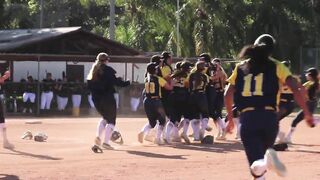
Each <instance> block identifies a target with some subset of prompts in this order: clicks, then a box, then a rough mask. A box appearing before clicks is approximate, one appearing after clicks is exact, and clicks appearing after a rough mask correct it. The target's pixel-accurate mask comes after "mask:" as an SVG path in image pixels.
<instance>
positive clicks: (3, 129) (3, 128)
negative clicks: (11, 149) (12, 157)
mask: <svg viewBox="0 0 320 180" xmlns="http://www.w3.org/2000/svg"><path fill="white" fill-rule="evenodd" d="M0 131H1V133H2V138H3V142H5V141H8V138H7V128H6V124H5V123H0Z"/></svg>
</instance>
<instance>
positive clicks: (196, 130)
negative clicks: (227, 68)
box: [188, 59, 209, 141]
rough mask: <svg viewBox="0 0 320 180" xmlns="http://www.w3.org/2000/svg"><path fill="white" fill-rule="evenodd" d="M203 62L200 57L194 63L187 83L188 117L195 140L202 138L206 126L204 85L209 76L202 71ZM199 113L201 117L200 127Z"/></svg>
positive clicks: (206, 113)
mask: <svg viewBox="0 0 320 180" xmlns="http://www.w3.org/2000/svg"><path fill="white" fill-rule="evenodd" d="M205 66H206V64H205V62H204V61H203V60H202V59H200V60H199V61H198V62H197V63H196V68H195V71H194V72H191V74H190V76H189V79H188V83H189V91H190V107H192V108H191V109H190V113H191V115H190V118H191V119H192V120H191V126H192V128H193V136H194V140H195V141H199V140H201V138H203V136H204V133H205V129H206V128H207V126H208V118H209V112H208V101H207V96H206V87H207V85H208V83H209V77H208V76H207V75H206V74H205V73H204V71H205ZM200 115H201V117H202V121H201V129H200V120H199V119H200Z"/></svg>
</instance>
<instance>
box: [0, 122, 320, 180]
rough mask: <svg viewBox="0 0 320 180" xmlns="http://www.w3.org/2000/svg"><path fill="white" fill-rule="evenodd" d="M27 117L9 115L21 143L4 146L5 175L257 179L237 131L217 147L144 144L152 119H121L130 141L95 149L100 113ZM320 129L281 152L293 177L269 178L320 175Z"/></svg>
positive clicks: (0, 167) (300, 134)
mask: <svg viewBox="0 0 320 180" xmlns="http://www.w3.org/2000/svg"><path fill="white" fill-rule="evenodd" d="M291 118H292V117H289V118H287V119H286V120H283V121H282V127H281V129H284V130H288V127H289V123H290V122H291V120H290V119H291ZM26 120H30V119H21V118H19V119H15V118H8V119H7V126H8V136H9V139H10V140H11V142H12V143H13V144H14V145H15V146H16V148H15V149H14V150H7V149H2V147H1V148H0V179H41V180H42V179H59V180H60V179H84V180H87V179H94V180H96V179H116V180H118V179H134V180H137V179H144V180H147V179H161V180H163V179H166V180H175V179H181V180H186V179H190V180H191V179H192V180H193V179H219V180H249V179H251V176H250V174H249V171H248V164H247V161H246V158H245V154H244V151H243V149H242V145H241V143H240V142H239V141H236V140H234V135H229V136H228V140H227V141H219V142H216V143H215V144H214V145H212V146H203V145H200V144H198V143H194V144H192V145H184V144H175V145H164V146H157V145H153V144H152V143H149V142H146V143H144V144H143V145H142V144H139V143H138V142H137V132H138V131H139V130H140V129H141V128H142V126H143V125H144V123H145V122H146V121H147V120H146V119H145V118H118V124H117V127H118V129H120V131H121V132H122V135H123V137H124V140H125V144H124V145H122V146H120V145H114V146H115V147H116V150H112V151H110V150H109V151H107V150H105V151H104V153H102V154H95V153H93V152H92V151H91V149H90V147H91V145H92V144H93V138H94V136H95V129H96V124H97V122H98V121H99V118H98V117H97V118H92V117H90V118H52V119H41V121H42V124H25V121H26ZM39 120H40V119H39ZM210 123H211V126H213V124H212V122H210ZM26 130H31V131H32V132H45V133H46V134H47V135H48V136H49V138H48V141H47V142H35V141H33V140H22V139H21V138H20V137H21V135H22V134H23V132H24V131H26ZM190 131H191V130H190ZM213 133H214V134H216V131H214V132H213ZM319 133H320V129H319V127H316V128H314V129H309V128H307V126H306V125H305V123H301V124H299V126H298V129H297V131H296V134H295V136H294V138H293V141H294V143H295V144H293V145H292V146H291V147H290V150H289V151H287V152H281V153H279V156H280V158H281V159H282V160H283V161H284V162H285V163H286V165H287V168H288V176H287V177H285V178H280V177H277V176H276V175H275V174H274V173H273V172H268V173H267V179H272V180H277V179H288V180H301V179H304V180H318V179H320V137H319ZM1 139H2V138H1ZM1 144H2V143H1Z"/></svg>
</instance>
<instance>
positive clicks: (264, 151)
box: [225, 34, 313, 180]
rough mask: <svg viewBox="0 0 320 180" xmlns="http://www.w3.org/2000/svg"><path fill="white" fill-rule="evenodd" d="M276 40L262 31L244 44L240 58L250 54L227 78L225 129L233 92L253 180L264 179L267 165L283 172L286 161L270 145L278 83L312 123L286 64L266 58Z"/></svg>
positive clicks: (273, 136) (275, 129)
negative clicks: (251, 42)
mask: <svg viewBox="0 0 320 180" xmlns="http://www.w3.org/2000/svg"><path fill="white" fill-rule="evenodd" d="M274 43H275V40H274V38H273V37H272V36H270V35H267V34H264V35H261V36H260V37H259V38H258V39H257V40H256V41H255V43H254V45H250V46H246V47H245V48H244V49H243V50H242V51H241V52H240V55H239V57H240V58H249V59H247V60H244V61H243V62H242V63H240V64H238V65H237V66H236V67H235V69H234V70H233V73H232V75H231V76H230V78H229V79H228V81H229V85H228V87H227V90H226V93H225V104H226V109H227V113H228V117H227V118H228V119H229V121H230V122H229V123H228V126H227V130H228V132H230V131H231V130H232V129H233V127H234V122H233V116H232V115H233V113H232V105H233V103H234V102H233V96H235V97H236V98H235V100H236V101H235V105H236V107H237V108H238V110H239V111H240V121H241V132H240V133H241V140H242V142H243V146H244V149H245V152H246V155H247V158H248V161H249V165H250V170H251V174H252V176H253V177H254V179H256V180H258V179H259V180H261V179H264V174H265V172H266V170H267V168H269V169H270V170H274V171H275V172H276V173H277V174H278V175H280V176H285V174H286V168H285V165H284V164H283V163H282V162H281V161H280V160H279V159H278V157H277V154H276V152H275V151H274V150H273V149H272V148H271V147H272V146H273V144H274V141H275V139H276V136H277V133H278V128H279V127H278V123H279V121H278V120H277V114H276V108H277V94H278V91H279V85H278V84H280V82H281V83H286V84H287V85H288V86H289V87H290V88H291V90H292V91H293V93H294V94H295V100H296V101H297V103H298V104H299V105H300V106H301V107H302V109H303V110H304V113H305V118H306V120H307V123H309V125H310V126H311V125H313V117H312V115H311V113H310V112H309V110H308V108H307V107H306V104H305V101H304V98H303V92H302V91H300V89H299V88H298V86H297V82H296V81H295V80H294V79H293V78H292V75H291V73H290V71H289V69H288V68H287V67H285V66H284V65H283V64H281V63H280V62H278V61H276V60H272V59H270V58H269V56H270V55H271V53H272V51H273V47H274Z"/></svg>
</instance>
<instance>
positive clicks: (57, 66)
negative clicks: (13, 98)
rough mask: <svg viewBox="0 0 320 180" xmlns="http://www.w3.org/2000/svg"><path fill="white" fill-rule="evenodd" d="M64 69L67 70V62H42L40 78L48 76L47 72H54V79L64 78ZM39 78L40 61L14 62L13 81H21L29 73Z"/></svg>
mask: <svg viewBox="0 0 320 180" xmlns="http://www.w3.org/2000/svg"><path fill="white" fill-rule="evenodd" d="M62 71H66V63H65V62H40V74H39V75H40V76H39V77H40V78H39V79H40V80H42V79H44V78H45V77H46V72H50V73H52V78H53V79H58V78H62ZM28 72H29V75H31V76H32V77H33V78H34V79H38V62H35V61H23V62H13V81H14V82H19V81H20V80H21V79H22V78H24V79H26V78H27V75H28Z"/></svg>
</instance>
